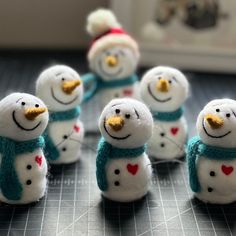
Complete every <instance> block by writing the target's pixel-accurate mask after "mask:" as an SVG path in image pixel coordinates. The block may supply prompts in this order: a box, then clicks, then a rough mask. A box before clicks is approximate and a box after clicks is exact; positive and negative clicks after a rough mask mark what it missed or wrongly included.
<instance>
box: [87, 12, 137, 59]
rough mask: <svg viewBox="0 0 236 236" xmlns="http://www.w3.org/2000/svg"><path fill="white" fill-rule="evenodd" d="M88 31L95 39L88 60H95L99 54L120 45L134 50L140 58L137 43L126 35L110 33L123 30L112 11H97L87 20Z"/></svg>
mask: <svg viewBox="0 0 236 236" xmlns="http://www.w3.org/2000/svg"><path fill="white" fill-rule="evenodd" d="M86 28H87V31H88V33H89V34H90V35H91V36H92V37H94V38H95V40H94V41H93V44H92V46H91V48H90V50H89V53H88V60H89V61H91V60H93V57H95V56H96V54H97V53H99V52H101V51H103V50H104V49H105V48H107V47H110V46H115V45H120V46H123V47H126V48H130V49H132V51H133V53H134V54H135V56H136V57H137V58H138V57H139V49H138V44H137V43H136V41H135V40H134V39H133V38H132V37H130V36H129V35H128V34H126V33H119V34H117V33H112V34H111V33H110V34H109V33H108V34H106V33H107V32H108V31H109V30H111V29H122V28H121V25H120V23H119V22H118V21H117V19H116V17H115V15H114V14H113V12H112V11H110V10H108V9H97V10H95V11H93V12H92V13H90V14H89V15H88V18H87V26H86Z"/></svg>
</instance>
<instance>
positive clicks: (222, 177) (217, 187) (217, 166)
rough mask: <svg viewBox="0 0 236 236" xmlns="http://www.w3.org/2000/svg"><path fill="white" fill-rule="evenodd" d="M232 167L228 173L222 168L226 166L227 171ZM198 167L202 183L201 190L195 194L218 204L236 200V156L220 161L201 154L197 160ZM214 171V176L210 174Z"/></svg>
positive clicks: (206, 200)
mask: <svg viewBox="0 0 236 236" xmlns="http://www.w3.org/2000/svg"><path fill="white" fill-rule="evenodd" d="M223 166H224V167H223ZM231 167H233V171H232V172H231V173H230V174H228V175H227V174H225V173H224V172H223V170H222V168H226V171H227V168H231ZM197 169H198V171H197V174H198V179H199V183H200V185H201V192H199V193H196V194H195V195H196V197H197V198H199V199H200V200H202V201H204V202H209V203H217V204H227V203H231V202H234V201H235V200H236V157H235V160H233V161H219V160H209V159H208V158H206V157H202V156H201V157H199V159H198V161H197ZM212 171H213V172H214V173H215V175H214V176H211V174H210V173H211V172H212ZM230 171H231V170H230ZM212 175H213V174H212ZM209 188H210V189H209ZM209 190H210V192H209Z"/></svg>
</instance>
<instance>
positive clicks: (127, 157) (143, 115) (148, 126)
mask: <svg viewBox="0 0 236 236" xmlns="http://www.w3.org/2000/svg"><path fill="white" fill-rule="evenodd" d="M152 127H153V119H152V115H151V113H150V111H149V110H148V108H147V107H146V106H145V105H144V104H143V103H141V102H139V101H137V100H134V99H130V98H122V99H113V100H112V101H111V102H110V103H108V104H107V106H106V107H105V108H104V110H103V112H102V114H101V116H100V119H99V129H100V131H101V134H102V138H101V140H100V142H99V145H98V155H97V160H96V167H97V170H96V175H97V183H98V187H99V188H100V190H101V191H102V194H103V196H105V197H106V198H108V199H110V200H113V201H118V202H130V201H134V200H138V199H140V198H142V197H143V196H144V195H146V193H147V191H148V189H149V183H150V179H151V175H152V167H151V164H150V160H149V158H148V156H147V155H146V153H145V144H146V142H147V141H148V139H149V138H150V137H151V134H152Z"/></svg>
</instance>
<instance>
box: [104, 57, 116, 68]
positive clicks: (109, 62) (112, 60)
mask: <svg viewBox="0 0 236 236" xmlns="http://www.w3.org/2000/svg"><path fill="white" fill-rule="evenodd" d="M106 63H107V65H108V66H110V67H114V66H116V65H117V64H118V59H117V58H116V57H114V56H107V57H106Z"/></svg>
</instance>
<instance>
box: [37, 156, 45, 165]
mask: <svg viewBox="0 0 236 236" xmlns="http://www.w3.org/2000/svg"><path fill="white" fill-rule="evenodd" d="M35 161H36V162H37V163H38V165H39V166H41V165H42V162H43V158H42V156H36V157H35Z"/></svg>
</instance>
